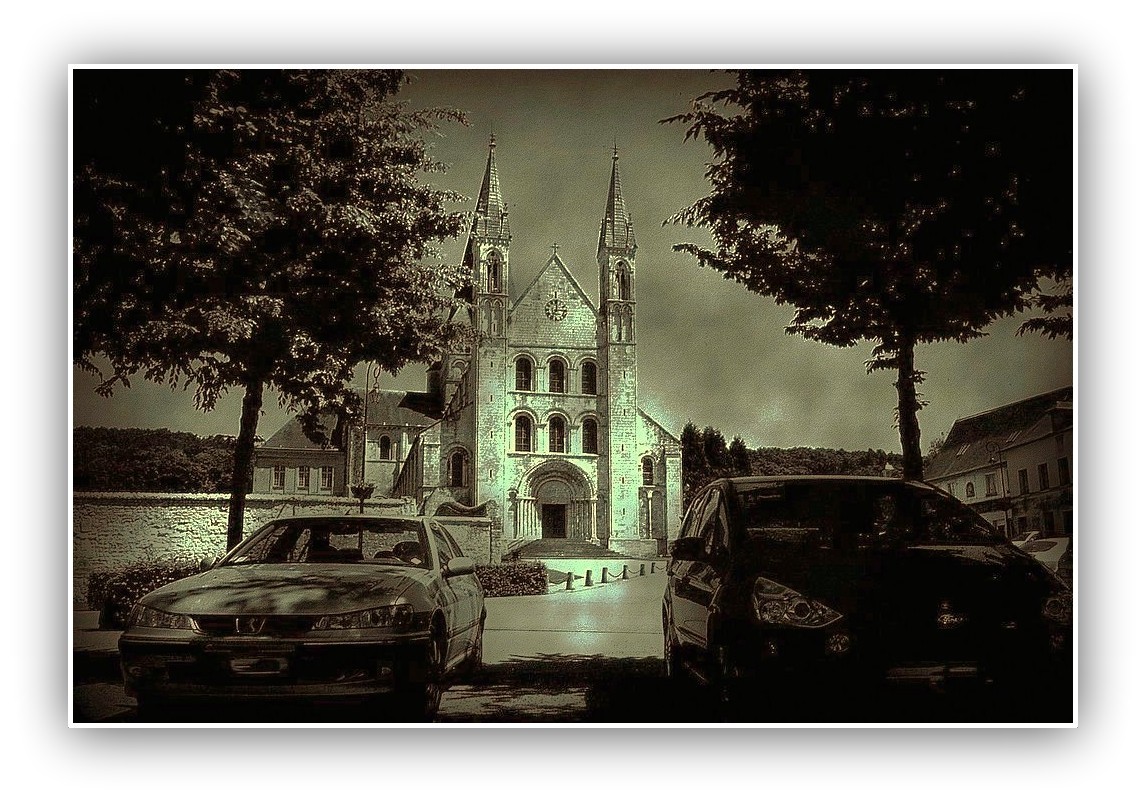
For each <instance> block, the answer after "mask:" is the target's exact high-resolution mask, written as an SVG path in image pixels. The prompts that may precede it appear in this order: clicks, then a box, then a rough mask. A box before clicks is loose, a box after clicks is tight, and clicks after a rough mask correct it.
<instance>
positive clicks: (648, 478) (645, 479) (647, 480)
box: [641, 456, 653, 486]
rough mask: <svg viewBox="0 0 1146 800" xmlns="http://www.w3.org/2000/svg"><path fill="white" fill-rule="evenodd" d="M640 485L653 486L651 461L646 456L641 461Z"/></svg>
mask: <svg viewBox="0 0 1146 800" xmlns="http://www.w3.org/2000/svg"><path fill="white" fill-rule="evenodd" d="M641 483H642V484H644V485H645V486H652V485H653V460H652V459H651V458H649V457H648V456H645V457H644V458H642V459H641Z"/></svg>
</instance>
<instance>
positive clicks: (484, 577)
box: [477, 561, 549, 597]
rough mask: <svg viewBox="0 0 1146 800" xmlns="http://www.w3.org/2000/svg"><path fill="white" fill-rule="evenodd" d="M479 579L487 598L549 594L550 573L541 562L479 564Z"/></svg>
mask: <svg viewBox="0 0 1146 800" xmlns="http://www.w3.org/2000/svg"><path fill="white" fill-rule="evenodd" d="M477 579H478V581H479V582H480V583H481V588H482V591H484V592H485V596H486V597H516V596H518V595H524V594H547V593H548V592H549V571H548V570H547V569H546V568H545V564H543V563H542V562H540V561H510V562H504V563H501V564H478V566H477Z"/></svg>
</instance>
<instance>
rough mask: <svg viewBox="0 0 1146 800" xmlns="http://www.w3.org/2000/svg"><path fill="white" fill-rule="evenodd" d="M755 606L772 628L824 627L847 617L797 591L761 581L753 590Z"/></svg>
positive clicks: (758, 616)
mask: <svg viewBox="0 0 1146 800" xmlns="http://www.w3.org/2000/svg"><path fill="white" fill-rule="evenodd" d="M752 606H753V607H754V608H755V609H756V618H757V619H758V620H760V621H761V622H766V623H768V624H769V625H789V626H792V627H795V628H822V627H824V626H825V625H831V624H832V623H833V622H835V621H836V620H837V619H841V618H842V617H843V615H842V614H840V613H839V612H837V611H833V610H832V609H830V608H828V607H827V606H826V605H824V604H823V603H821V602H818V601H816V600H810V599H809V598H807V597H804V595H802V594H800V593H799V592H797V591H796V590H795V589H789V588H788V587H787V586H784V585H782V584H779V583H776V582H775V581H770V580H768V579H767V578H757V579H756V583H755V585H754V586H753V587H752Z"/></svg>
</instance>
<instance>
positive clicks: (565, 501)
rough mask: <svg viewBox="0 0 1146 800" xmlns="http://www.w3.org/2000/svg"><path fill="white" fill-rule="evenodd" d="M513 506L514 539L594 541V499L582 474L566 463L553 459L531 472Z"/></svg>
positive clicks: (595, 525)
mask: <svg viewBox="0 0 1146 800" xmlns="http://www.w3.org/2000/svg"><path fill="white" fill-rule="evenodd" d="M514 504H515V505H516V513H515V515H514V527H515V530H514V538H521V539H536V538H542V539H586V540H588V539H594V538H596V527H597V523H596V517H597V508H596V506H597V499H596V497H594V496H593V491H592V487H591V485H590V483H589V479H588V477H587V476H586V475H585V473H584V472H582V471H581V470H580V469H578V468H577V467H575V466H574V465H572V464H570V463H568V462H567V461H561V460H559V459H554V460H552V461H546V462H544V463H542V464H539V465H538V466H537V467H535V468H534V469H532V470H530V472H529V473H528V474H526V475H525V476H524V477H523V478H522V480H521V484H520V487H519V488H518V492H517V497H516V499H515V500H514Z"/></svg>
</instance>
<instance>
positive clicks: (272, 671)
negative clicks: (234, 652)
mask: <svg viewBox="0 0 1146 800" xmlns="http://www.w3.org/2000/svg"><path fill="white" fill-rule="evenodd" d="M289 666H290V664H289V662H288V661H287V659H285V658H281V657H279V656H255V657H253V658H232V659H231V671H232V672H234V673H235V674H236V675H282V674H283V673H284V672H286V671H287V668H288V667H289Z"/></svg>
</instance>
